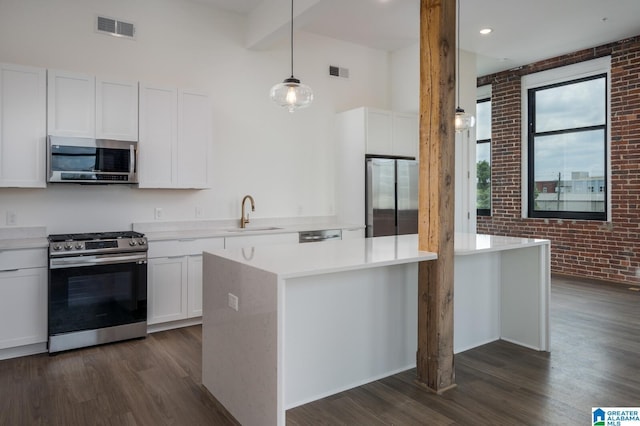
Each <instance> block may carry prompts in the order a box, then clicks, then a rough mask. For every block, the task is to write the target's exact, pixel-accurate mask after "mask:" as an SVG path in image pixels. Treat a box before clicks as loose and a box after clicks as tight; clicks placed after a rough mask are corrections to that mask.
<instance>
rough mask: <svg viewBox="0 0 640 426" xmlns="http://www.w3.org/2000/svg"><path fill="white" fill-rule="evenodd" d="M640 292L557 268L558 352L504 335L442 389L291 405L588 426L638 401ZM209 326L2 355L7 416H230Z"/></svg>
mask: <svg viewBox="0 0 640 426" xmlns="http://www.w3.org/2000/svg"><path fill="white" fill-rule="evenodd" d="M639 354H640V292H638V291H633V290H630V289H629V288H628V287H627V286H621V285H615V284H611V285H608V284H602V283H591V282H588V281H581V280H573V279H565V278H560V277H554V279H553V283H552V296H551V353H550V354H549V353H539V352H535V351H531V350H527V349H524V348H521V347H518V346H515V345H512V344H509V343H506V342H494V343H491V344H488V345H485V346H482V347H480V348H476V349H473V350H470V351H467V352H464V353H461V354H458V355H456V358H455V362H456V382H457V385H458V386H457V387H456V388H455V389H453V390H451V391H449V392H447V393H445V394H444V395H441V396H439V395H435V394H432V393H431V392H429V391H428V390H425V389H424V388H422V387H421V386H420V385H418V384H416V383H415V380H414V378H415V372H414V371H406V372H403V373H400V374H397V375H395V376H391V377H388V378H386V379H383V380H379V381H377V382H373V383H370V384H368V385H365V386H361V387H359V388H355V389H352V390H350V391H347V392H343V393H340V394H337V395H334V396H331V397H329V398H325V399H323V400H320V401H316V402H313V403H310V404H307V405H304V406H301V407H297V408H294V409H292V410H289V411H288V413H287V424H289V425H519V424H530V425H534V424H535V425H543V424H544V425H574V424H575V425H585V424H591V423H590V421H591V407H593V406H635V407H637V406H640V356H639ZM200 376H201V329H200V327H199V326H195V327H188V328H183V329H179V330H172V331H167V332H161V333H155V334H152V335H150V336H149V337H147V338H146V339H143V340H134V341H129V342H121V343H116V344H111V345H105V346H100V347H94V348H86V349H81V350H76V351H70V352H66V353H61V354H58V355H56V356H53V357H50V356H48V355H46V354H43V355H35V356H30V357H23V358H17V359H12V360H5V361H0V425H3V426H4V425H11V426H14V425H65V426H69V425H154V426H155V425H232V424H234V422H233V421H232V420H230V419H229V418H228V417H226V416H225V414H224V410H222V409H220V407H219V405H218V404H217V403H216V401H215V400H214V399H213V398H212V397H211V396H210V395H209V394H208V393H207V392H206V390H204V389H203V388H202V386H201V385H200V381H201V378H200Z"/></svg>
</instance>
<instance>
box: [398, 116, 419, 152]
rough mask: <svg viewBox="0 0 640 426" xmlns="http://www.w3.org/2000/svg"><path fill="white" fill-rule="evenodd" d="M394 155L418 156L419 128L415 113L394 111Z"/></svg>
mask: <svg viewBox="0 0 640 426" xmlns="http://www.w3.org/2000/svg"><path fill="white" fill-rule="evenodd" d="M392 121H393V124H392V133H393V149H392V153H393V155H398V156H402V157H414V158H416V159H417V158H418V145H419V129H418V117H417V116H416V115H415V114H404V113H398V112H394V113H393V120H392Z"/></svg>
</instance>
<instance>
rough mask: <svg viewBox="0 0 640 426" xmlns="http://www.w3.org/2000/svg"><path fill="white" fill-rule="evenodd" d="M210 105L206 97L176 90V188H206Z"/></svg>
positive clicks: (207, 180) (209, 138)
mask: <svg viewBox="0 0 640 426" xmlns="http://www.w3.org/2000/svg"><path fill="white" fill-rule="evenodd" d="M210 141H211V106H210V103H209V96H207V95H206V94H204V93H198V92H193V91H187V90H180V91H179V92H178V158H177V163H178V164H177V172H178V173H177V178H178V182H177V184H178V187H179V188H208V187H209V178H208V173H209V156H210V155H209V148H210V146H211V143H210Z"/></svg>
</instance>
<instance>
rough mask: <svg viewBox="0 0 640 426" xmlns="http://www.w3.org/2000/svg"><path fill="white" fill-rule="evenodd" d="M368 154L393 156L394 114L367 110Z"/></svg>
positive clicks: (365, 118)
mask: <svg viewBox="0 0 640 426" xmlns="http://www.w3.org/2000/svg"><path fill="white" fill-rule="evenodd" d="M364 120H365V122H364V123H363V124H364V125H365V129H366V136H365V137H366V151H367V154H377V155H391V153H392V152H393V144H392V140H393V139H392V138H393V132H392V129H393V114H392V113H391V111H383V110H378V109H373V108H366V109H365V117H364Z"/></svg>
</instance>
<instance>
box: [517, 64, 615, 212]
mask: <svg viewBox="0 0 640 426" xmlns="http://www.w3.org/2000/svg"><path fill="white" fill-rule="evenodd" d="M603 76H604V78H605V98H606V99H605V116H606V117H605V124H604V126H595V127H597V128H603V129H604V144H605V146H604V153H605V154H604V155H605V158H604V169H605V170H604V179H605V181H606V184H605V186H604V188H603V190H604V192H605V196H604V202H605V205H604V212H581V211H541V210H533V206H534V205H535V201H534V194H535V182H534V176H533V149H534V145H533V138H534V136H535V135H536V134H535V133H533V132H530V130H535V129H532V125H533V123H532V119H533V117H532V116H533V113H534V108H531V111H530V108H529V105H530V98H529V96H530V93H533V92H532V91H535V90H536V89H537V90H540V89H546V88H550V87H558V86H562V85H566V84H571V83H578V82H581V81H587V80H591V79H594V78H598V77H603ZM521 89H522V95H521V101H522V217H523V218H543V219H570V220H597V221H610V220H611V57H610V56H606V57H602V58H598V59H594V60H590V61H585V62H581V63H577V64H573V65H567V66H564V67H559V68H554V69H551V70H547V71H542V72H539V73H534V74H528V75H525V76H523V78H522V88H521ZM578 129H586V128H578ZM564 130H566V129H563V130H561V131H558V132H543V134H544V133H547V134H554V133H562V132H563V131H564ZM581 131H582V130H581Z"/></svg>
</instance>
